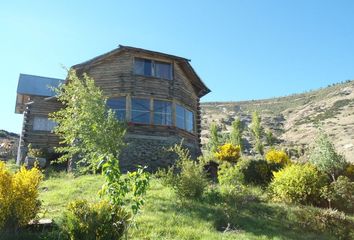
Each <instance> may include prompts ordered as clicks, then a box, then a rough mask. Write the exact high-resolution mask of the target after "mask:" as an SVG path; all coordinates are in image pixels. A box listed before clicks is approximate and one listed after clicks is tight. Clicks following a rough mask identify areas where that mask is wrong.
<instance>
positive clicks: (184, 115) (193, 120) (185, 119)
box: [175, 103, 196, 134]
mask: <svg viewBox="0 0 354 240" xmlns="http://www.w3.org/2000/svg"><path fill="white" fill-rule="evenodd" d="M178 107H181V108H182V109H183V125H184V127H179V126H178V124H177V123H178V119H177V118H178V116H177V108H178ZM187 111H188V112H190V113H192V120H191V123H192V129H191V130H190V131H189V130H188V122H187ZM175 115H176V123H175V126H176V127H177V128H179V129H182V130H184V131H187V132H189V133H192V134H195V130H196V124H195V123H196V122H195V112H194V111H192V110H191V109H190V108H188V107H186V106H185V105H182V104H180V103H176V111H175Z"/></svg>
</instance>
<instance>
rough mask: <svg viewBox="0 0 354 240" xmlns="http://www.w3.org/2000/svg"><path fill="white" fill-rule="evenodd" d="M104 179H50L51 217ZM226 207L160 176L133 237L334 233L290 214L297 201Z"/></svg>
mask: <svg viewBox="0 0 354 240" xmlns="http://www.w3.org/2000/svg"><path fill="white" fill-rule="evenodd" d="M102 183H103V178H102V176H99V175H88V176H81V177H78V178H74V177H73V176H71V175H64V174H59V175H58V176H54V177H50V178H48V179H46V180H45V181H44V182H43V184H42V186H41V193H40V198H41V200H42V201H43V208H44V209H47V211H48V212H47V214H46V217H50V218H54V220H55V221H56V222H58V223H59V224H60V215H61V213H62V211H63V209H64V208H65V205H66V204H67V203H68V202H69V201H71V200H74V199H79V198H86V199H90V200H97V199H98V197H97V191H98V190H99V189H100V186H101V184H102ZM223 209H224V208H223V207H222V205H221V204H216V203H215V201H214V202H213V201H208V200H204V201H199V202H198V201H195V202H188V203H187V204H183V203H181V202H179V201H178V200H177V199H176V196H175V195H174V193H173V192H172V191H171V190H170V189H169V188H166V187H164V186H162V185H161V183H160V181H159V180H157V179H154V180H153V181H152V183H151V187H150V189H149V191H148V195H147V201H146V205H145V206H144V209H143V212H142V213H141V214H139V216H137V224H138V227H137V228H135V229H132V230H131V231H130V239H331V238H330V237H329V236H327V235H325V234H323V235H321V234H316V233H310V232H306V231H303V230H302V229H299V228H297V227H296V226H295V225H294V224H292V223H291V222H289V221H287V220H285V219H284V216H286V215H287V214H288V213H289V211H290V212H291V211H292V209H293V207H289V206H283V205H279V204H269V203H265V202H252V201H249V202H245V203H243V204H242V206H235V208H233V209H230V210H229V211H228V212H225V210H223ZM228 215H229V216H228ZM228 221H229V222H231V223H232V225H233V226H237V227H233V228H232V229H231V231H229V232H227V233H223V231H218V230H217V229H223V228H224V227H226V226H227V222H228Z"/></svg>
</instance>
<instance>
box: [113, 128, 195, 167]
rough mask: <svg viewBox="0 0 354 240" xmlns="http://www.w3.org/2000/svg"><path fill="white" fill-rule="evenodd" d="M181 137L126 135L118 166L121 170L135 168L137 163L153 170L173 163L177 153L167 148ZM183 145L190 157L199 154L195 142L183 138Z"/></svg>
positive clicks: (178, 141) (179, 140)
mask: <svg viewBox="0 0 354 240" xmlns="http://www.w3.org/2000/svg"><path fill="white" fill-rule="evenodd" d="M181 141H182V138H181V137H178V136H170V137H156V136H146V135H145V136H142V135H128V136H127V137H126V142H127V146H126V147H125V148H124V150H123V152H122V154H121V156H120V159H119V160H120V167H121V170H122V171H123V172H125V171H131V170H134V169H136V167H137V166H138V165H141V166H147V167H148V168H147V171H149V172H155V171H156V170H157V169H159V168H166V167H168V166H171V165H173V163H174V162H175V161H176V159H177V155H176V154H175V153H173V152H169V151H168V149H169V148H170V147H172V146H173V145H174V144H176V143H177V144H180V143H181ZM183 146H184V147H187V148H188V149H189V151H190V154H191V156H192V158H194V159H195V158H197V157H198V156H199V155H200V150H199V147H198V144H197V143H193V142H188V141H186V140H183Z"/></svg>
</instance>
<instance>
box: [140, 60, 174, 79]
mask: <svg viewBox="0 0 354 240" xmlns="http://www.w3.org/2000/svg"><path fill="white" fill-rule="evenodd" d="M134 73H135V74H138V75H143V76H149V77H151V76H152V77H157V78H162V79H168V80H172V65H171V63H166V62H160V61H154V60H149V59H143V58H135V60H134Z"/></svg>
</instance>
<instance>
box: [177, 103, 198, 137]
mask: <svg viewBox="0 0 354 240" xmlns="http://www.w3.org/2000/svg"><path fill="white" fill-rule="evenodd" d="M176 126H177V127H178V128H181V129H184V130H187V131H188V132H193V131H194V115H193V112H191V111H189V110H188V109H186V108H184V107H182V106H181V105H178V104H177V105H176Z"/></svg>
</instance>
